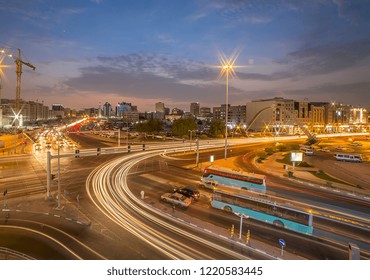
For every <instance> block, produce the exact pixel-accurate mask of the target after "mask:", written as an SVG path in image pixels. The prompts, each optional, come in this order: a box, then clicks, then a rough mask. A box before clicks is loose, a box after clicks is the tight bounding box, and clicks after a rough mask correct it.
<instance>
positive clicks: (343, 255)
mask: <svg viewBox="0 0 370 280" xmlns="http://www.w3.org/2000/svg"><path fill="white" fill-rule="evenodd" d="M86 138H89V137H86ZM88 141H92V142H91V143H94V141H96V139H92V140H87V142H88ZM207 142H208V141H207ZM207 142H206V143H205V144H206V145H207V146H208V147H210V146H212V145H213V142H212V144H209V143H207ZM80 143H81V142H80ZM222 144H223V141H215V145H220V146H222ZM91 145H93V144H91ZM167 145H168V146H167V147H164V146H163V145H157V144H156V145H152V144H150V145H147V147H146V148H147V150H150V149H158V148H161V150H164V149H166V150H167V152H168V151H169V149H170V150H172V149H176V148H178V147H180V146H185V148H184V149H185V150H187V149H188V148H190V146H189V143H185V145H184V144H182V143H178V142H176V143H170V144H167ZM151 146H152V147H151ZM260 147H263V145H262V146H260ZM132 149H133V150H135V146H134V145H133V146H132ZM140 149H142V147H141V145H137V150H140ZM248 149H249V150H251V149H255V147H254V146H252V147H249V148H242V149H239V148H234V147H232V148H230V150H232V151H230V156H231V155H232V156H237V155H242V154H245V153H246V152H248V151H249V150H248ZM92 151H96V149H92ZM65 153H68V151H65ZM145 153H148V158H145V157H146V155H145V157H144V159H142V158H140V157H141V156H139V155H138V154H134V153H129V154H127V151H126V153H124V156H123V157H122V156H120V155H113V154H112V155H108V154H107V155H100V156H98V157H96V156H94V157H81V158H78V159H75V158H63V159H62V160H61V163H62V166H61V168H62V171H63V172H62V182H63V187H64V189H65V190H67V192H65V193H64V195H65V196H66V198H67V199H72V198H73V197H76V195H77V194H78V195H80V197H81V203H80V206H81V212H82V213H84V214H85V215H86V216H87V217H88V218H90V219H91V221H92V224H91V226H90V229H91V230H92V232H93V233H95V234H103V236H104V237H105V238H108V239H110V240H108V242H107V244H105V245H107V246H108V245H112V244H115V243H116V242H117V240H118V237H120V238H119V239H120V240H121V243H120V245H119V248H122V250H125V252H122V251H121V250H120V249H119V248H116V249H114V250H111V251H110V250H108V251H107V250H106V248H104V247H106V246H104V245H103V244H101V242H100V243H98V244H94V243H92V244H93V247H97V248H98V250H97V251H99V252H100V254H101V255H102V256H103V255H104V257H105V258H108V259H112V258H123V257H124V258H127V259H230V258H231V259H234V258H235V259H239V258H250V257H251V256H250V253H251V251H249V255H248V254H246V253H245V252H247V251H245V252H244V253H242V254H240V253H238V254H236V253H235V252H234V251H235V248H234V250H233V249H232V248H231V245H230V244H233V243H232V242H231V241H230V240H228V239H226V241H225V238H222V239H221V241H224V242H221V241H220V240H219V239H220V238H219V237H217V236H216V237H215V236H212V235H211V236H210V235H209V234H208V233H205V232H204V230H203V229H201V230H200V229H197V228H195V229H194V226H193V225H191V224H190V225H189V224H187V223H186V222H185V223H184V220H182V221H181V220H180V222H179V221H178V220H175V221H174V219H173V216H174V215H177V214H179V215H180V214H181V216H188V217H189V218H190V219H194V218H196V219H197V220H201V221H203V223H210V222H211V223H212V224H214V225H216V226H218V227H221V228H223V229H225V230H226V232H227V228H228V227H230V225H231V223H235V224H236V225H237V224H238V218H237V217H236V216H235V217H234V216H233V215H232V214H231V215H230V214H228V215H226V214H225V213H223V212H222V211H218V210H216V209H212V208H211V209H210V206H209V196H210V193H207V192H202V193H203V195H202V199H201V201H199V203H198V204H197V205H196V204H193V205H191V207H190V208H189V209H187V210H180V209H175V210H173V209H171V207H169V205H166V204H164V203H162V202H160V201H159V196H160V195H161V194H162V193H163V192H167V191H169V190H171V189H172V187H173V185H178V184H192V185H194V184H196V183H197V182H199V178H200V173H199V172H195V171H191V170H188V169H186V168H184V166H189V165H195V159H194V155H192V156H188V155H186V154H185V155H184V157H183V159H182V160H176V161H174V160H170V157H168V156H164V157H163V156H162V157H160V156H158V154H159V153H158V152H151V151H147V152H145ZM145 153H144V154H145ZM152 153H153V154H152ZM211 153H212V154H213V155H215V156H216V157H217V158H222V154H223V150H222V149H221V150H220V151H217V150H214V149H213V150H212V152H211ZM211 153H201V155H200V162H202V161H203V163H202V165H203V166H205V165H206V164H207V162H208V161H209V155H210V154H211ZM141 154H143V153H141ZM141 154H140V155H141ZM149 155H150V157H149ZM40 158H41V160H40ZM114 158H117V159H114ZM38 159H39V160H40V161H39V165H41V166H42V165H44V162H43V161H42V157H39V158H38ZM22 164H23V163H22ZM39 165H37V164H35V165H34V166H33V167H32V168H33V169H34V170H35V173H36V174H38V176H36V177H35V178H43V180H45V177H44V176H45V171H43V172H41V171H42V170H41V169H42V168H41V169H40V170H39V169H38V168H40V166H39ZM96 166H99V167H97V168H96V169H95V170H94V171H93V172H92V173H91V174H90V175H89V177H88V180H87V181H86V190H83V186H84V185H85V179H86V176H87V174H89V173H90V172H91V171H92V170H93V169H94V167H96ZM55 168H56V160H54V161H53V170H55ZM10 169H11V168H10ZM129 172H130V175H129ZM174 174H176V176H175V175H174ZM13 175H14V174H13ZM127 175H129V176H127ZM31 177H32V176H31ZM2 178H3V177H2ZM125 178H127V180H128V181H127V182H128V184H127V182H126V181H125V180H124V179H125ZM163 178H164V179H163ZM270 179H271V178H269V180H270ZM34 180H35V181H34V183H32V184H28V185H33V184H34V185H43V186H45V184H44V182H42V181H41V183H40V182H37V180H36V179H34ZM279 180H280V181H279ZM30 182H32V181H30ZM123 182H124V183H123ZM271 183H272V185H274V184H275V185H276V186H275V185H274V186H269V189H270V187H271V188H275V189H274V190H273V193H274V194H277V195H282V194H283V195H282V196H284V197H286V198H288V199H292V200H299V201H301V202H302V203H307V204H309V203H312V202H315V203H314V204H316V205H319V204H320V203H321V204H322V207H328V204H327V203H333V202H332V200H333V198H332V197H327V198H325V197H324V196H322V198H321V197H320V200H321V199H322V201H318V199H317V195H318V194H317V193H312V190H309V191H306V192H300V191H298V190H297V188H296V187H295V188H294V186H293V185H292V184H289V182H288V183H287V182H286V181H285V180H283V179H281V178H273V179H272V180H271ZM54 184H55V183H54ZM16 185H18V184H14V186H13V187H12V188H10V189H14V188H16V187H17V186H16ZM54 188H55V186H54ZM20 189H22V188H20ZM43 189H44V187H43ZM299 189H300V190H301V188H299ZM40 190H42V187H41V188H40ZM141 190H144V191H145V194H146V195H145V204H144V206H143V205H142V203H139V202H140V191H141ZM85 191H86V192H85ZM54 193H55V189H54ZM323 193H325V192H323ZM297 196H298V197H299V196H301V198H302V199H299V198H297ZM319 196H320V194H319ZM335 203H338V205H337V206H338V207H342V208H343V209H346V208H347V206H348V208H349V207H351V208H353V201H347V202H345V201H339V202H335ZM343 203H348V205H344V206H343ZM145 205H146V206H145ZM148 205H149V206H148ZM329 205H330V204H329ZM350 205H351V206H350ZM143 207H144V208H143ZM357 207H358V208H357ZM153 208H155V209H154V210H153ZM329 208H333V207H331V206H330V207H329ZM355 208H357V209H355V211H356V212H358V213H365V216H366V211H367V209H368V208H367V206H366V205H362V206H361V205H360V204H359V205H355ZM157 209H160V210H161V211H160V214H158V213H157V212H156V211H157ZM344 212H345V211H344ZM149 221H150V222H149ZM184 224H185V225H184ZM244 228H245V230H246V229H247V228H248V229H251V231H252V233H253V238H257V239H261V240H263V241H264V242H268V243H269V244H271V245H274V244H275V243H276V240H277V239H278V238H280V237H281V236H284V238H285V239H286V240H288V241H289V244H290V245H291V246H290V247H289V248H288V249H289V250H291V251H292V252H295V253H297V254H300V255H302V256H303V257H306V258H309V259H325V258H329V259H347V258H348V253H347V252H346V246H345V245H343V244H340V243H338V242H333V241H330V240H322V238H321V237H320V238H318V237H315V238H312V237H307V236H306V237H303V236H295V235H294V234H292V233H291V232H288V231H286V230H283V229H276V228H272V227H269V226H266V225H265V224H261V223H256V222H253V221H251V220H248V221H247V222H245V226H244ZM122 229H123V230H122ZM199 230H200V232H199ZM344 231H345V232H350V230H349V229H348V228H347V229H345V230H344ZM266 232H269V234H268V235H267V234H266ZM356 233H357V231H356V230H353V233H352V234H356ZM224 235H225V234H224ZM122 236H124V237H123V238H122ZM180 236H182V237H181V238H180ZM85 237H86V240H85V241H86V242H88V240H89V237H88V235H87V234H86V236H85ZM79 238H80V237H79ZM143 239H144V242H143V241H142V240H143ZM302 239H304V240H305V241H304V244H307V246H304V247H303V246H302ZM360 239H361V237H360ZM83 240H84V239H83ZM126 240H129V242H127V241H126ZM179 240H181V241H179ZM365 241H366V236H365ZM324 243H326V245H325V246H323V244H324ZM214 244H217V245H218V246H221V247H217V246H215V245H214ZM314 244H316V246H315V245H314ZM113 246H114V245H113ZM171 246H172V247H173V248H172V247H171ZM233 246H235V245H233ZM194 248H197V249H194ZM198 248H199V249H198ZM109 251H110V252H109ZM205 252H206V253H205ZM253 257H255V258H259V259H263V258H267V256H257V257H256V256H253Z"/></svg>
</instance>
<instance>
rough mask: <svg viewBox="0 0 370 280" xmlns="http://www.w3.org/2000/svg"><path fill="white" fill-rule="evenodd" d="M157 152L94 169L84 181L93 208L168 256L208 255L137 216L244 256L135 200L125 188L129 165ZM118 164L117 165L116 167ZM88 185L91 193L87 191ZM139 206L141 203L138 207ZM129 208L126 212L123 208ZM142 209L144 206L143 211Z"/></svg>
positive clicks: (215, 247) (146, 153) (233, 254)
mask: <svg viewBox="0 0 370 280" xmlns="http://www.w3.org/2000/svg"><path fill="white" fill-rule="evenodd" d="M159 153H160V152H145V153H142V154H141V155H142V156H139V155H131V156H128V157H126V158H124V159H126V160H128V161H127V162H126V163H125V164H122V160H123V159H122V158H121V159H116V160H113V161H111V162H108V163H106V164H104V165H102V166H101V167H99V168H97V169H95V170H94V172H93V173H91V174H90V175H89V177H88V179H87V181H86V188H87V193H88V195H89V196H90V198H91V200H92V201H93V203H94V204H95V205H96V207H97V208H98V209H99V210H100V211H102V213H104V214H105V215H106V216H107V217H108V218H109V219H111V220H112V221H114V222H115V223H116V224H117V225H119V226H121V227H122V228H124V229H126V230H127V231H129V232H130V233H132V234H134V235H135V236H137V237H138V238H140V239H141V240H143V241H144V242H146V243H148V244H150V245H151V246H153V247H154V248H156V249H158V250H159V251H160V252H162V253H163V254H165V255H166V256H168V257H169V258H171V259H193V257H192V256H191V254H189V253H192V254H196V256H197V258H199V259H209V258H210V257H209V256H208V255H207V254H205V253H201V252H198V251H197V250H196V249H194V248H191V247H187V246H186V245H184V244H182V243H180V242H178V241H177V240H175V239H173V238H170V237H169V236H168V235H165V234H163V233H161V232H159V231H157V230H155V229H153V228H150V227H149V226H148V225H147V224H146V223H143V222H142V221H140V220H139V219H137V218H136V216H137V215H139V216H141V217H145V218H146V219H148V220H150V221H152V222H154V223H155V224H157V225H159V226H161V227H163V228H165V229H167V230H171V232H175V233H177V234H179V235H182V236H186V237H187V238H190V239H192V240H196V241H198V242H201V243H202V244H203V245H207V246H209V247H211V248H213V249H217V250H219V251H220V252H223V253H227V254H229V255H230V256H233V257H234V258H238V259H242V258H245V256H243V255H241V254H238V253H236V252H234V251H231V250H229V249H227V248H224V247H222V246H220V245H218V244H215V243H213V242H210V241H208V240H205V239H202V238H200V237H198V236H196V235H194V234H191V233H189V232H186V231H185V230H182V229H180V228H178V227H176V226H173V225H171V224H169V223H168V222H166V221H164V220H163V219H159V218H157V217H155V216H154V215H153V214H152V213H155V214H156V215H157V216H160V217H163V218H165V219H167V220H168V219H169V216H168V215H166V214H164V213H161V212H159V211H158V210H156V209H154V208H151V207H150V206H148V205H146V204H142V201H140V200H139V199H137V198H136V197H135V196H134V195H133V194H132V193H131V192H130V191H129V190H128V188H127V182H126V175H127V174H128V172H129V170H130V168H131V167H132V166H133V165H135V164H136V163H138V162H139V161H141V160H145V159H147V158H149V157H152V156H155V155H158V154H159ZM117 166H119V167H118V168H117ZM114 170H117V171H114ZM90 188H91V189H92V192H93V193H91V192H90ZM94 198H95V199H96V201H95V199H94ZM138 205H140V207H139V206H138ZM128 208H129V211H128V210H126V209H128ZM142 209H144V211H143V210H142ZM132 211H134V213H135V214H131V213H132Z"/></svg>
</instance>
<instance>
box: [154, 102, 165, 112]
mask: <svg viewBox="0 0 370 280" xmlns="http://www.w3.org/2000/svg"><path fill="white" fill-rule="evenodd" d="M155 112H156V113H163V114H164V113H165V107H164V103H163V102H157V103H155Z"/></svg>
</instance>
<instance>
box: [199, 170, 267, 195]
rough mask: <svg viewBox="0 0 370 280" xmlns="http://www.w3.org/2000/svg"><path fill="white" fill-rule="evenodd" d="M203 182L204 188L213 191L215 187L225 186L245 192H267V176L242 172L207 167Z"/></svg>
mask: <svg viewBox="0 0 370 280" xmlns="http://www.w3.org/2000/svg"><path fill="white" fill-rule="evenodd" d="M201 181H202V183H201V184H202V186H204V187H206V188H207V187H208V188H211V189H213V186H214V185H224V186H229V187H233V188H237V189H243V190H253V191H258V192H265V191H266V176H264V175H259V174H254V173H247V172H242V171H240V172H237V171H231V170H227V169H221V168H212V167H207V168H205V169H204V171H203V175H202V178H201ZM210 186H212V187H210Z"/></svg>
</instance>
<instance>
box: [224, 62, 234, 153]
mask: <svg viewBox="0 0 370 280" xmlns="http://www.w3.org/2000/svg"><path fill="white" fill-rule="evenodd" d="M223 68H224V69H225V72H226V108H225V114H226V115H225V159H227V122H228V116H229V71H230V70H231V69H232V65H230V64H226V65H224V66H223Z"/></svg>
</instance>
